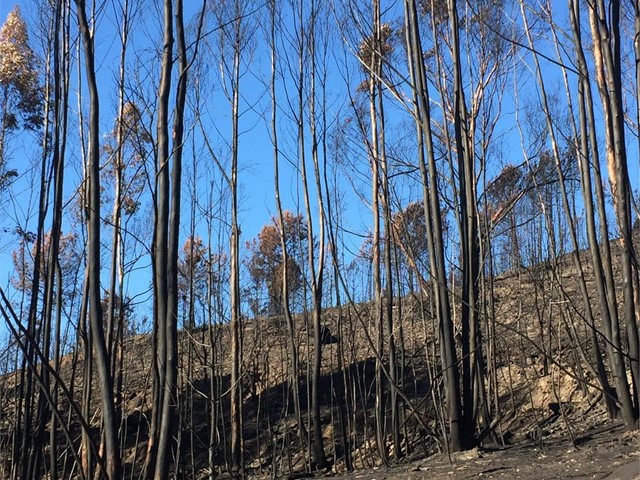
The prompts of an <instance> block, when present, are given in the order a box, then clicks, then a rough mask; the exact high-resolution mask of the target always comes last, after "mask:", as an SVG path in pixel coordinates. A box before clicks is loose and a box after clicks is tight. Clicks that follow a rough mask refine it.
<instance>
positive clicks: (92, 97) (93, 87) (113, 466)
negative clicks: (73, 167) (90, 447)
mask: <svg viewBox="0 0 640 480" xmlns="http://www.w3.org/2000/svg"><path fill="white" fill-rule="evenodd" d="M76 6H77V14H78V23H79V28H80V35H81V37H82V43H83V47H84V57H85V64H86V75H87V83H88V88H89V102H90V103H89V105H90V107H89V150H88V154H87V162H88V167H87V175H88V229H87V232H88V246H87V251H88V253H87V266H88V269H89V276H88V281H89V321H90V325H91V333H92V337H93V340H94V355H95V360H96V367H97V371H98V378H99V382H100V383H99V384H100V398H101V404H102V423H103V435H104V447H105V449H104V457H105V463H106V467H107V472H106V473H107V476H108V478H109V479H111V480H115V479H118V478H120V477H121V472H122V465H121V458H120V443H119V441H118V425H119V422H118V419H117V416H116V410H115V405H114V401H113V379H112V377H111V368H110V365H111V362H110V360H109V355H108V352H107V346H106V342H105V337H104V328H103V318H102V304H101V303H100V300H101V288H100V113H99V108H100V99H99V96H98V88H97V83H96V73H95V66H94V43H93V35H92V33H91V30H90V28H89V24H88V21H87V17H86V7H85V2H84V0H76Z"/></svg>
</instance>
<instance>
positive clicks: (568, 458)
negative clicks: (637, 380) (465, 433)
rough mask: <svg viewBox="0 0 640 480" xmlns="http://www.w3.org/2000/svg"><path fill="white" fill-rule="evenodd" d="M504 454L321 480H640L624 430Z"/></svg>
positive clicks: (639, 444)
mask: <svg viewBox="0 0 640 480" xmlns="http://www.w3.org/2000/svg"><path fill="white" fill-rule="evenodd" d="M574 438H575V446H574V444H573V443H572V441H571V438H570V436H566V437H560V436H558V437H555V438H550V439H543V440H541V441H531V442H528V443H525V444H518V445H513V446H506V447H503V448H486V449H474V450H471V451H468V452H463V453H459V454H452V455H451V459H449V457H448V456H447V455H445V454H442V455H438V456H435V457H430V458H428V459H424V460H414V461H407V462H406V463H400V464H396V465H392V466H390V467H379V468H374V469H368V470H360V471H357V472H354V473H353V474H342V475H333V474H332V475H324V476H322V477H320V478H340V479H354V480H355V479H358V480H418V479H429V480H463V479H485V478H486V479H489V478H504V479H524V480H552V479H558V480H560V479H563V480H564V479H598V480H603V479H607V480H640V432H638V431H634V432H625V430H624V428H623V427H622V426H621V425H619V424H616V425H613V426H605V427H597V428H592V429H589V430H585V431H582V432H579V433H574Z"/></svg>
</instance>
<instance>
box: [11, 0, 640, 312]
mask: <svg viewBox="0 0 640 480" xmlns="http://www.w3.org/2000/svg"><path fill="white" fill-rule="evenodd" d="M15 3H16V2H15V1H7V0H0V19H1V20H2V21H4V18H5V17H6V15H7V13H8V12H9V11H10V10H11V8H13V5H14V4H15ZM17 3H18V4H19V5H21V7H22V10H23V14H24V16H25V17H26V19H27V22H28V23H29V21H30V20H32V19H33V15H34V12H33V11H32V10H31V8H32V7H30V5H32V3H31V2H25V1H20V2H17ZM186 3H187V5H188V7H187V8H188V11H187V12H186V13H187V18H189V17H191V16H192V15H193V14H194V12H195V7H194V5H196V3H195V2H186ZM150 4H151V5H153V3H150ZM198 4H199V2H198ZM148 5H149V3H148V4H147V7H146V8H148ZM564 5H565V2H564V1H557V2H554V8H556V7H557V9H558V10H559V16H560V18H564V17H565V15H564V14H563V10H560V9H563V8H564ZM396 8H397V5H396ZM400 13H401V12H400V11H395V12H391V13H389V14H388V19H389V20H393V18H397V17H398V15H399V14H400ZM256 15H258V14H256ZM285 15H286V13H285ZM154 18H155V17H154V12H148V11H145V12H142V16H141V18H139V20H140V23H139V25H138V26H137V27H136V29H135V30H134V37H133V38H132V45H131V52H132V53H131V55H130V56H129V65H130V67H129V68H130V71H129V74H130V75H131V77H130V78H131V79H132V82H133V81H134V79H135V75H136V74H138V75H139V76H140V77H142V79H143V80H147V79H149V78H153V77H154V75H157V68H156V65H155V64H154V58H156V57H155V52H154V49H155V48H157V47H156V45H158V42H157V39H158V38H159V35H160V29H159V28H158V26H159V25H158V23H157V21H155V20H153V19H154ZM117 20H118V15H117V13H114V12H113V10H108V9H107V10H105V11H104V12H103V14H102V15H101V17H100V22H99V24H98V28H97V32H98V33H97V37H96V48H97V54H98V58H99V61H98V64H97V69H98V72H97V73H98V79H99V89H100V93H101V101H102V104H101V122H102V128H103V132H104V134H105V135H106V134H108V132H109V131H110V130H111V129H112V126H113V119H114V118H115V111H116V108H115V106H116V104H117V102H116V96H115V89H114V88H113V85H114V80H115V78H116V77H117V67H118V63H117V59H118V55H119V49H120V45H119V42H118V40H117V38H116V36H115V32H116V29H117V26H116V24H117ZM142 20H144V21H142ZM343 33H345V32H343ZM263 36H264V32H263V31H262V30H261V29H260V28H258V30H257V31H256V32H255V34H254V40H253V43H252V45H251V49H250V51H248V52H247V55H246V61H247V62H251V70H249V69H247V71H246V72H245V75H244V76H243V79H242V100H241V110H242V117H241V126H240V129H241V131H242V134H241V138H240V158H239V164H240V175H239V179H240V184H241V187H240V198H241V202H240V223H241V229H242V239H241V241H242V244H243V245H244V242H246V241H249V240H251V239H253V238H254V237H256V235H257V234H258V232H259V230H260V228H261V227H262V226H263V225H265V224H266V223H268V222H269V221H270V218H271V217H272V216H273V215H274V214H275V213H276V212H275V204H274V196H273V152H272V150H273V149H272V144H271V141H270V136H269V130H268V128H269V127H268V124H267V122H268V118H269V114H270V100H269V98H268V91H267V87H266V86H265V82H268V75H269V55H268V49H267V47H266V45H265V42H264V40H263ZM354 36H357V34H354ZM213 39H214V37H212V40H213ZM345 39H346V40H347V42H352V41H353V40H352V39H351V40H350V39H349V38H347V37H344V38H338V39H337V40H338V41H342V40H345ZM32 40H33V35H32ZM280 48H281V49H283V50H284V49H285V46H283V45H280ZM134 50H136V54H137V55H139V56H140V58H141V60H140V61H139V62H136V59H135V57H136V55H134V54H133V51H134ZM280 53H283V52H280ZM550 55H553V53H552V52H550ZM345 59H346V66H344V65H342V64H343V63H345ZM218 60H219V58H216V52H215V51H214V52H212V55H211V60H210V62H209V63H207V64H206V65H205V70H208V73H209V74H210V76H209V84H208V85H207V87H206V89H205V90H206V91H204V92H203V95H204V96H206V105H205V108H206V110H205V111H204V112H203V123H204V124H205V131H206V132H207V134H208V135H210V139H211V141H212V144H213V146H214V149H215V150H216V154H218V155H219V156H220V159H221V161H222V162H223V163H224V162H225V159H228V155H227V150H228V149H227V148H226V147H225V138H228V134H229V124H230V123H229V104H228V101H227V99H226V98H225V96H224V93H223V91H222V88H221V86H220V79H219V76H218V75H217V72H218V66H219V62H218ZM328 64H329V72H328V80H327V84H326V86H327V94H328V105H329V108H328V119H327V120H328V123H330V124H331V128H332V129H333V128H337V129H338V130H340V129H346V128H351V127H353V124H350V125H349V126H347V125H348V119H350V118H352V117H353V111H352V110H350V108H349V105H348V98H347V96H346V94H345V92H346V91H347V87H346V83H347V77H348V76H349V75H350V76H352V77H353V78H352V79H351V80H349V82H350V87H349V88H351V89H352V91H355V87H356V85H357V84H358V83H359V81H360V80H361V74H360V72H359V69H358V66H357V64H356V62H355V59H354V57H353V45H346V46H345V44H343V43H338V44H336V45H333V46H332V51H331V52H330V57H329V60H328ZM529 64H531V62H529ZM542 67H543V69H544V70H545V81H546V82H549V84H548V85H547V87H548V88H549V91H551V90H555V91H557V92H558V94H559V98H561V99H564V90H563V87H562V86H561V84H560V80H561V77H560V75H559V72H558V69H557V68H556V67H554V66H552V65H550V64H548V63H546V62H544V61H542ZM524 71H525V73H526V74H527V75H529V76H528V77H525V78H526V80H524V81H523V82H522V85H520V92H519V93H520V95H521V96H522V97H521V100H523V99H527V98H528V99H532V100H534V101H535V98H536V91H535V89H533V88H532V86H533V84H534V83H533V81H532V78H531V76H530V75H531V72H530V71H529V72H527V70H526V68H525V69H524ZM256 72H257V73H256ZM570 81H573V79H570ZM287 85H288V86H290V85H291V84H290V80H282V79H280V82H279V89H278V94H279V96H280V100H281V101H283V100H284V99H285V93H286V92H285V86H287ZM74 87H75V85H74ZM153 88H155V87H151V86H148V85H147V90H148V91H147V92H145V94H146V95H147V99H153V95H154V90H153ZM506 88H507V93H506V95H505V99H504V104H503V112H502V115H503V118H502V119H501V121H500V124H499V129H500V131H501V132H502V133H503V135H504V136H503V137H501V139H500V140H499V141H497V142H496V145H494V147H495V157H494V158H493V159H492V162H493V163H492V165H491V167H490V168H491V171H490V172H488V177H489V178H491V176H492V175H494V174H495V173H496V172H497V171H498V170H499V169H500V168H501V167H502V166H503V165H504V163H505V162H510V163H521V162H522V158H523V153H522V149H521V146H520V138H519V136H518V132H517V130H516V128H515V115H514V111H513V110H514V108H515V104H514V102H513V93H512V91H510V90H509V89H511V90H512V89H513V86H512V85H507V87H506ZM130 93H131V94H132V95H133V94H134V93H135V88H133V87H132V88H131V89H130ZM134 100H135V99H134ZM595 100H596V106H597V104H598V101H599V99H595ZM435 101H436V102H437V99H436V100H435ZM71 105H72V106H71V108H72V117H73V116H74V115H77V112H76V110H77V96H76V92H72V98H71ZM386 108H387V111H386V112H387V115H388V118H389V125H388V127H389V132H388V138H387V140H388V141H389V149H390V151H391V152H392V153H397V154H398V155H400V156H401V155H407V156H409V157H410V156H411V154H410V152H409V153H407V152H406V151H404V152H403V150H402V149H403V147H405V143H407V144H409V143H410V142H411V140H410V138H411V136H412V135H413V130H412V128H413V126H412V124H411V121H410V119H409V117H408V116H407V115H406V112H404V111H403V110H402V108H401V107H399V106H398V104H397V102H395V101H392V100H390V101H388V102H387V107H386ZM287 114H288V112H287V109H286V108H283V109H282V110H281V111H279V118H280V122H282V123H281V132H280V134H281V135H280V141H281V149H282V154H283V156H282V159H281V162H282V163H281V165H282V173H281V191H282V195H283V206H284V208H285V209H290V210H296V209H300V210H302V209H303V208H304V207H303V202H302V192H301V185H300V181H299V177H298V175H297V171H296V168H297V167H296V163H297V158H296V157H297V149H296V146H295V128H294V126H293V125H292V123H291V122H290V121H289V120H287V117H286V115H287ZM263 116H266V118H267V120H265V119H264V118H263ZM336 122H337V123H336ZM152 128H153V126H152ZM188 128H192V130H191V131H192V132H193V138H194V139H195V142H196V144H197V147H196V150H195V151H193V152H192V151H191V148H190V146H188V148H187V151H186V152H185V166H186V170H185V172H184V182H183V186H184V187H185V191H184V193H183V206H184V208H183V222H182V225H183V227H182V229H183V230H182V237H183V238H186V236H187V234H188V227H189V218H188V215H189V211H190V205H189V199H190V196H189V195H190V194H189V192H188V189H189V185H190V182H191V180H190V178H191V174H190V168H191V167H190V166H189V164H190V162H191V156H192V155H196V156H197V158H198V160H199V161H198V169H199V173H198V175H197V176H198V179H199V180H198V188H199V189H200V190H199V191H200V194H199V195H200V197H201V198H200V200H202V195H203V193H202V192H205V191H206V187H207V185H205V184H204V182H203V178H204V171H205V169H206V168H209V169H211V170H213V171H215V170H216V167H215V166H213V164H212V162H211V159H210V157H209V155H208V152H207V151H206V149H205V148H204V146H203V145H202V132H201V131H200V127H199V126H198V125H196V124H193V125H190V126H188ZM70 129H71V130H72V134H73V137H74V138H76V139H77V135H78V134H77V122H76V123H73V124H72V125H71V126H70ZM307 134H308V130H307ZM627 141H628V144H629V145H630V148H629V153H630V158H629V163H630V169H631V175H632V178H635V179H637V178H638V151H637V143H634V142H635V139H633V138H627ZM12 142H13V143H12V152H13V158H12V159H11V162H13V165H14V167H15V168H17V169H18V170H19V171H20V173H21V174H23V176H22V177H21V179H20V180H19V182H17V183H16V185H15V186H14V190H15V191H16V192H17V196H16V199H17V201H15V202H9V201H7V199H6V197H4V198H3V207H4V209H5V210H4V213H0V215H3V216H4V215H8V216H9V218H2V217H0V228H9V229H11V228H13V226H15V224H16V223H18V224H20V225H22V224H24V225H28V224H32V223H31V222H32V221H33V218H35V217H34V215H35V214H36V212H35V207H34V205H35V203H34V202H35V193H33V191H32V190H31V188H30V186H31V185H30V184H31V181H32V180H33V179H34V178H35V179H37V170H35V171H33V173H32V174H31V175H29V166H30V165H37V161H36V160H37V149H34V147H33V138H32V137H31V136H29V134H20V135H17V136H15V137H13V139H12ZM73 142H74V143H72V144H70V150H69V158H68V165H69V167H68V171H67V184H68V189H67V191H66V195H65V197H66V199H67V200H71V199H72V198H73V194H74V191H75V190H74V189H75V187H76V186H77V180H78V178H79V174H80V165H79V164H80V161H79V147H78V144H77V140H74V141H73ZM634 145H635V146H634ZM407 148H410V147H407ZM327 153H328V155H329V157H330V158H329V160H332V158H331V155H334V154H335V155H339V153H336V152H333V151H329V152H327ZM349 153H350V154H351V155H353V158H347V159H341V160H342V161H341V166H340V167H339V168H337V170H336V175H337V176H338V178H337V185H338V186H339V187H340V189H341V192H340V193H341V194H342V195H343V198H344V203H343V204H342V205H341V206H340V214H341V215H342V217H343V221H344V222H345V225H344V227H345V229H346V230H348V232H353V233H344V238H345V239H346V241H345V245H344V246H343V248H344V253H345V256H346V257H347V260H349V259H351V258H353V255H354V254H355V253H357V251H358V248H359V247H360V244H361V242H362V240H363V236H365V235H366V234H367V233H368V232H369V231H370V229H371V226H370V224H371V221H370V219H371V214H370V212H369V206H368V199H369V198H370V191H369V179H368V163H367V161H366V158H363V157H362V154H361V152H360V153H359V154H358V153H357V152H356V153H354V151H350V152H349ZM307 154H309V152H307ZM205 167H206V168H205ZM218 177H219V176H218ZM218 184H220V181H219V180H218ZM636 184H637V182H636ZM396 193H397V195H398V197H399V198H400V199H401V200H400V201H401V203H402V204H406V202H408V201H411V200H416V199H417V198H419V188H418V185H417V183H416V181H415V178H413V179H410V180H406V181H403V182H402V183H399V184H398V190H397V192H396ZM216 195H218V196H219V197H221V198H220V199H221V200H225V197H224V195H225V191H224V189H218V190H217V191H216ZM312 195H313V192H312ZM220 199H217V200H220ZM312 204H313V205H314V208H313V209H314V215H315V201H313V202H312ZM0 212H2V210H0ZM143 213H144V214H145V215H146V216H147V217H148V214H149V213H150V210H149V207H148V205H147V207H146V211H145V212H143ZM197 216H198V219H197V223H196V232H197V233H198V234H200V236H202V237H203V238H206V236H207V232H206V222H205V221H204V214H203V213H202V212H201V211H200V212H199V213H198V214H197ZM70 228H71V227H70V225H69V224H68V223H67V224H66V226H65V230H67V231H68V229H70ZM106 235H108V231H107V230H105V236H106ZM107 238H108V237H107ZM216 238H218V237H216ZM142 240H143V243H145V240H144V239H142ZM103 241H106V240H103ZM225 241H226V239H225V238H224V236H223V237H222V238H221V240H219V242H220V243H221V244H222V247H223V248H224V247H225ZM216 242H218V240H214V247H215V243H216ZM147 243H150V241H148V240H147ZM14 248H15V237H14V236H12V235H9V234H6V233H3V234H2V235H1V236H0V283H1V284H2V285H3V286H6V285H7V284H8V281H9V277H10V276H11V275H12V267H11V257H10V255H11V251H12V250H13V249H14ZM450 256H451V258H452V259H453V258H454V256H455V249H452V251H451V252H450ZM106 259H107V256H105V260H106ZM147 266H148V257H143V258H142V259H141V260H140V262H139V263H138V264H136V265H135V267H136V269H135V273H133V274H132V275H131V276H130V277H129V278H130V280H129V284H128V288H129V289H130V290H129V294H130V295H141V297H140V299H141V300H142V299H144V298H145V296H144V295H145V292H148V285H149V280H148V279H149V270H148V268H147ZM107 267H108V265H107V264H106V263H105V270H104V272H105V275H107V274H108V268H107ZM141 308H143V309H146V312H139V313H141V314H145V313H148V308H147V307H144V306H143V307H141Z"/></svg>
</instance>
